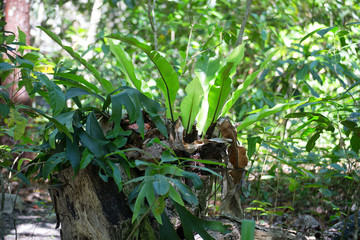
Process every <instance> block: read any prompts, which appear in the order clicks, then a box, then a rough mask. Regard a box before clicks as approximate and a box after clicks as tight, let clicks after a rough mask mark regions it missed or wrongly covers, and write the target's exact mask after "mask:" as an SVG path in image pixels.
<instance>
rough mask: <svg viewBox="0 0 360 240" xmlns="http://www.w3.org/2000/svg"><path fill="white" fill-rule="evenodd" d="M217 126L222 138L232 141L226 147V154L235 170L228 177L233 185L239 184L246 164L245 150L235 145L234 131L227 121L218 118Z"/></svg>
mask: <svg viewBox="0 0 360 240" xmlns="http://www.w3.org/2000/svg"><path fill="white" fill-rule="evenodd" d="M218 124H219V128H220V131H221V135H222V137H223V138H230V139H231V140H232V143H231V144H230V145H229V147H228V154H229V161H230V163H231V164H232V165H233V167H234V168H235V170H233V171H231V172H230V175H231V177H232V178H233V180H234V183H239V182H240V180H241V178H242V175H243V172H244V170H243V169H244V168H245V167H246V166H247V164H248V158H247V156H246V149H245V147H243V146H238V145H237V134H236V130H235V128H234V126H233V125H232V124H231V122H230V120H229V119H227V118H220V119H219V122H218Z"/></svg>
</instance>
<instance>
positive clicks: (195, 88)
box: [180, 77, 204, 134]
mask: <svg viewBox="0 0 360 240" xmlns="http://www.w3.org/2000/svg"><path fill="white" fill-rule="evenodd" d="M185 92H186V94H187V95H186V97H185V98H184V99H183V100H182V101H181V105H180V110H181V119H182V122H183V126H185V131H186V133H187V134H189V133H190V132H191V129H192V126H193V125H194V122H195V118H196V116H197V114H198V113H199V110H200V104H201V100H202V97H203V95H204V90H203V88H202V85H201V83H200V80H199V78H198V77H196V78H194V79H193V80H192V81H191V82H190V83H189V84H188V85H187V86H186V89H185Z"/></svg>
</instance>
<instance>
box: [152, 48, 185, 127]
mask: <svg viewBox="0 0 360 240" xmlns="http://www.w3.org/2000/svg"><path fill="white" fill-rule="evenodd" d="M149 57H150V58H151V60H152V62H153V63H154V64H155V65H156V67H157V69H158V71H159V74H160V76H161V78H160V79H157V81H156V84H157V86H158V87H159V89H160V90H161V91H162V93H163V95H164V97H165V106H166V108H167V110H166V115H167V117H168V118H170V119H171V120H172V121H175V120H176V117H175V116H174V102H175V99H176V95H177V92H178V90H179V87H180V84H179V79H178V75H177V73H176V72H175V70H174V69H173V67H172V66H171V65H170V63H169V62H168V61H167V60H166V59H165V58H164V57H163V56H161V55H160V53H158V52H156V51H152V52H151V54H150V55H149Z"/></svg>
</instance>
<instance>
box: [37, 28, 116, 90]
mask: <svg viewBox="0 0 360 240" xmlns="http://www.w3.org/2000/svg"><path fill="white" fill-rule="evenodd" d="M38 28H40V29H41V30H43V31H44V32H45V33H46V34H47V35H48V36H49V37H50V38H51V39H52V40H54V41H55V42H56V43H57V44H59V45H60V47H61V48H62V49H64V50H65V51H66V52H68V53H69V54H70V56H72V57H73V58H74V59H75V60H76V61H78V62H79V63H81V64H82V65H83V66H84V67H85V68H86V69H88V70H89V71H90V72H91V74H92V75H94V77H95V78H96V80H98V82H99V83H100V84H101V86H102V87H103V88H104V89H105V90H106V92H108V93H111V92H112V91H114V87H113V85H112V84H111V82H110V81H108V80H106V79H105V78H102V77H101V76H100V73H99V72H98V71H97V70H96V68H94V67H93V66H92V65H90V64H89V63H88V62H87V61H86V60H85V59H83V58H82V57H81V56H80V55H79V54H78V53H76V52H75V51H74V50H73V49H72V48H71V47H69V46H65V45H63V44H62V42H61V40H60V38H58V36H56V35H55V34H54V33H53V32H51V31H50V30H48V29H46V28H43V27H40V26H38Z"/></svg>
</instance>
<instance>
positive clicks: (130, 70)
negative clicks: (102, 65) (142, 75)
mask: <svg viewBox="0 0 360 240" xmlns="http://www.w3.org/2000/svg"><path fill="white" fill-rule="evenodd" d="M109 44H110V50H111V52H112V53H113V54H114V55H115V57H116V60H117V61H118V62H119V64H120V69H121V71H122V72H123V73H124V75H125V77H126V80H127V81H128V82H129V83H130V84H132V85H133V86H134V87H135V88H136V89H137V90H139V91H141V81H140V80H138V79H137V78H136V75H135V70H134V66H133V64H132V63H131V61H130V60H129V59H128V58H127V57H126V55H125V52H124V50H123V49H122V48H121V46H120V45H116V44H114V42H113V41H112V40H111V39H109Z"/></svg>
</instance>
